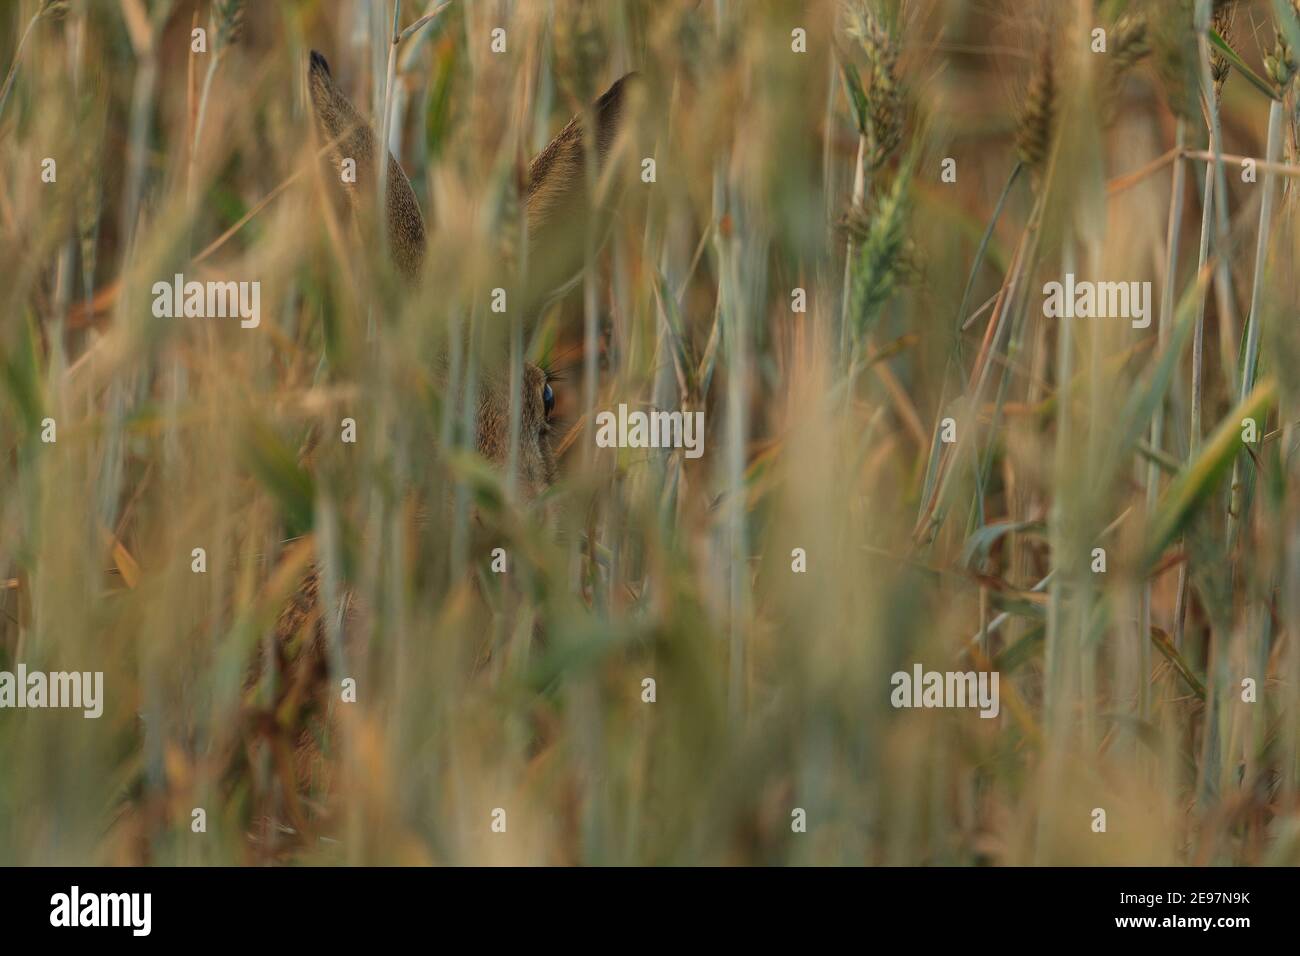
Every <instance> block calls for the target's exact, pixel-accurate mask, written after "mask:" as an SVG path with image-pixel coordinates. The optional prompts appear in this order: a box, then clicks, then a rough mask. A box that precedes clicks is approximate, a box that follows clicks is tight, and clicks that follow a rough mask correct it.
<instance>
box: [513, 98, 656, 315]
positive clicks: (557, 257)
mask: <svg viewBox="0 0 1300 956" xmlns="http://www.w3.org/2000/svg"><path fill="white" fill-rule="evenodd" d="M637 79H638V78H637V74H636V73H628V74H627V75H626V76H624V77H622V78H621V79H619V80H617V81H615V83H614V84H613V85H612V86H611V87H610V88H609V89H608V90H606V91H605V92H604V93H603V94H602V95H601V97H600V99H598V100H596V102H595V103H594V104H593V106H592V109H591V116H592V117H593V118H594V120H595V137H594V141H593V145H594V147H595V159H596V164H597V167H598V170H597V172H598V173H599V171H600V170H602V169H603V168H604V166H605V162H606V160H607V159H608V158H609V156H610V152H611V151H612V150H613V148H614V144H615V143H616V142H617V140H618V134H619V132H620V131H621V129H622V127H623V125H624V124H623V117H624V113H625V107H626V104H627V100H628V91H629V87H631V86H633V85H634V84H635V83H636V82H637ZM582 121H583V117H582V116H581V115H579V116H575V117H573V119H571V120H569V122H568V125H566V126H565V127H564V129H563V130H561V131H560V134H559V135H558V136H556V137H555V139H553V140H552V141H551V142H550V144H549V145H548V146H547V147H546V148H545V149H544V150H542V151H541V152H540V153H538V155H537V158H536V159H534V160H533V161H532V163H530V164H529V166H528V186H527V189H526V190H525V199H526V203H527V209H528V255H529V261H528V290H529V291H528V302H527V306H526V308H527V310H528V311H530V312H536V311H537V310H538V309H540V308H542V307H543V306H544V305H545V304H546V302H547V301H548V300H549V299H551V298H553V297H554V296H556V295H559V294H560V293H562V292H564V290H565V289H567V288H568V287H569V286H571V285H572V283H573V282H574V281H576V279H577V278H578V276H579V275H580V274H581V271H582V266H583V260H584V248H583V246H584V243H585V239H586V230H587V227H588V224H589V223H590V224H591V225H592V226H593V227H594V228H595V229H596V230H597V233H598V239H599V238H602V237H603V234H604V232H605V229H606V228H607V226H608V224H609V215H608V213H609V206H610V205H611V204H612V201H613V199H614V194H613V191H612V190H611V193H610V195H608V196H600V195H597V196H595V197H591V196H589V195H588V189H587V186H588V176H587V162H586V160H587V152H586V146H585V144H584V143H583V130H582ZM615 185H617V184H615ZM593 217H594V219H593Z"/></svg>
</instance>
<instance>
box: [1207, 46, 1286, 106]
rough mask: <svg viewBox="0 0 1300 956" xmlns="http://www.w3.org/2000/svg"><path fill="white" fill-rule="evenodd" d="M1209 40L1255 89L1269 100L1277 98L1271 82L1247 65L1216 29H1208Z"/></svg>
mask: <svg viewBox="0 0 1300 956" xmlns="http://www.w3.org/2000/svg"><path fill="white" fill-rule="evenodd" d="M1210 42H1211V43H1213V44H1214V45H1215V46H1216V47H1218V48H1219V52H1221V53H1222V54H1223V55H1224V57H1225V58H1226V59H1227V61H1228V62H1229V63H1231V64H1232V67H1233V69H1235V70H1236V71H1237V72H1238V73H1240V74H1241V75H1242V76H1244V77H1245V78H1246V79H1247V80H1249V81H1250V84H1251V86H1253V87H1255V89H1257V90H1259V91H1260V92H1261V93H1263V94H1264V95H1265V96H1267V97H1268V98H1269V99H1270V100H1276V99H1279V97H1278V95H1277V90H1276V89H1275V88H1274V86H1273V84H1272V83H1270V82H1269V81H1268V80H1266V79H1264V78H1263V77H1262V76H1260V75H1259V74H1258V73H1256V72H1255V71H1254V70H1252V69H1251V68H1250V67H1248V66H1247V65H1246V61H1245V60H1243V59H1242V58H1241V57H1240V56H1238V55H1237V51H1236V50H1234V49H1233V48H1232V47H1230V46H1228V41H1227V40H1225V39H1223V37H1221V36H1219V31H1218V30H1214V29H1211V30H1210Z"/></svg>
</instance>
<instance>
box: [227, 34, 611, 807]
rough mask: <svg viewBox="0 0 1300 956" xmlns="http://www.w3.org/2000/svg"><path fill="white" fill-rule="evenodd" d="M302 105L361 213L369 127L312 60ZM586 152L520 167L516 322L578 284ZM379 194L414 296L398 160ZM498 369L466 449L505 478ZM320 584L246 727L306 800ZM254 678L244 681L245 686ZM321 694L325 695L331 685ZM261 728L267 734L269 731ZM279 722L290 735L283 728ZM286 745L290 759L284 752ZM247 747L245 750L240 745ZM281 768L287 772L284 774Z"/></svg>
mask: <svg viewBox="0 0 1300 956" xmlns="http://www.w3.org/2000/svg"><path fill="white" fill-rule="evenodd" d="M308 74H309V88H310V91H311V98H312V104H313V107H314V109H315V113H316V117H317V120H318V122H319V124H320V127H321V130H322V132H323V134H324V135H325V136H326V137H328V138H329V139H330V140H335V139H337V140H338V143H337V145H336V146H335V147H334V148H333V149H332V150H331V159H332V161H333V163H334V165H335V168H336V169H341V168H342V161H343V159H344V158H346V157H351V158H352V159H354V160H355V161H356V167H357V168H356V174H357V182H356V183H355V184H345V186H346V189H347V193H348V196H349V199H350V202H351V204H352V206H353V208H354V210H356V209H360V208H362V206H361V204H362V203H363V202H365V201H366V200H365V198H364V197H365V195H366V193H365V191H364V190H365V189H366V188H367V187H368V185H369V184H374V183H376V179H375V170H374V161H375V155H376V153H377V152H378V150H377V145H376V138H375V136H374V133H373V131H372V130H371V128H370V126H369V124H367V123H366V122H365V121H364V120H363V119H362V118H361V117H360V115H359V114H358V113H357V111H356V109H355V108H354V107H353V106H352V104H351V103H350V102H349V101H348V99H347V98H346V97H345V96H344V95H343V93H342V91H341V90H340V89H339V87H338V85H337V84H336V83H335V81H334V78H333V76H332V75H331V73H330V69H329V65H328V63H327V62H326V61H325V58H324V57H323V56H321V55H320V54H319V53H316V52H314V51H313V52H312V54H311V61H310V65H309V68H308ZM626 80H627V77H624V78H623V79H621V80H619V81H618V82H617V83H615V84H614V85H613V86H611V87H610V89H609V90H608V91H607V92H606V93H605V94H604V95H603V96H602V97H601V98H600V99H599V100H598V101H597V103H596V104H595V106H594V108H593V110H592V115H594V116H595V117H596V121H597V135H596V140H595V147H596V154H597V157H598V161H600V162H603V160H604V159H605V158H606V157H607V156H608V155H609V152H610V150H611V149H612V147H613V144H614V140H615V136H616V133H617V126H618V123H619V121H620V118H621V115H622V111H623V103H624V88H625V82H626ZM584 150H585V146H584V144H583V133H582V126H581V120H580V118H579V117H574V118H573V119H572V120H570V121H569V123H568V124H567V125H566V126H565V127H564V129H563V130H562V131H561V132H560V134H559V135H558V136H557V137H556V138H555V140H554V141H552V142H551V143H550V145H548V146H547V147H546V149H545V150H543V151H542V152H541V153H540V154H539V155H538V156H537V158H536V159H535V160H534V161H533V162H532V163H531V164H530V166H529V172H528V182H527V186H526V190H525V200H526V203H527V215H528V232H529V256H530V266H529V275H530V282H529V286H528V292H527V295H526V297H525V300H526V314H528V315H530V316H533V315H535V314H536V313H537V311H539V310H540V308H541V307H543V306H544V305H545V303H546V302H547V301H548V300H550V299H552V298H554V296H556V295H557V294H559V293H560V292H562V291H563V288H564V287H565V286H566V285H567V284H569V283H571V281H572V280H573V279H574V278H576V277H577V276H578V275H580V274H581V269H582V266H583V262H584V259H585V252H584V249H583V239H584V238H585V231H584V230H585V229H586V228H587V226H588V224H589V223H590V222H592V220H590V219H589V218H588V217H589V216H590V215H591V209H592V206H593V204H592V202H591V200H590V197H589V194H588V193H589V190H588V183H587V175H586V159H585V151H584ZM388 163H389V169H388V185H387V194H386V196H385V202H384V207H385V212H386V215H387V235H388V242H389V244H390V250H391V253H392V255H393V259H394V263H395V265H396V266H397V267H398V270H399V272H400V273H401V274H402V275H403V276H404V277H405V278H406V279H408V280H409V281H410V282H411V283H413V284H414V285H416V286H417V287H418V284H419V279H420V272H421V267H422V263H423V260H424V251H425V231H424V220H423V218H422V216H421V215H420V209H419V205H418V204H417V202H416V199H415V194H414V192H413V190H412V189H411V184H410V181H409V180H408V179H407V178H406V174H405V173H404V172H403V171H402V168H401V166H400V165H399V164H398V162H397V160H396V159H394V158H393V157H392V156H391V155H389V156H388ZM596 213H597V215H598V216H599V218H598V219H597V220H595V221H594V224H595V225H596V227H597V228H598V229H600V231H601V232H603V231H604V226H605V225H607V222H608V216H607V211H606V210H597V211H596ZM502 366H503V363H495V364H490V365H489V366H488V369H487V371H486V372H485V373H484V380H483V383H482V385H481V387H480V389H479V399H478V409H477V429H476V436H475V438H476V445H477V448H478V451H479V452H480V454H482V455H483V456H484V457H485V458H486V459H487V460H488V461H490V462H492V463H493V464H495V465H497V466H498V467H504V465H505V464H506V460H507V458H508V450H509V437H508V436H509V422H510V384H509V383H510V375H509V371H508V369H505V368H503V367H502ZM547 379H548V377H547V374H546V372H545V371H543V370H542V369H541V368H539V367H537V366H536V365H533V364H530V363H525V365H524V368H523V394H522V396H521V402H520V433H519V448H518V455H517V462H518V468H519V478H520V487H521V489H522V490H523V492H524V494H525V495H526V496H527V497H528V498H530V499H531V498H534V497H536V496H537V495H538V494H540V493H541V492H542V491H544V490H545V489H546V488H547V487H548V486H549V485H550V484H552V483H553V482H554V481H555V478H556V458H555V449H554V439H555V435H554V433H553V428H552V425H551V423H550V421H549V420H548V416H547V412H546V408H545V403H544V399H543V390H544V388H545V387H546V385H547ZM319 586H320V585H319V576H318V573H317V571H316V570H315V569H313V570H312V571H311V572H310V573H309V574H308V576H307V577H306V579H305V580H304V581H303V583H302V585H301V586H300V587H299V588H298V590H297V592H296V593H295V595H294V597H293V598H292V600H291V601H290V603H289V604H288V605H287V606H286V607H285V608H284V610H283V611H282V612H281V614H280V617H279V619H278V620H277V622H276V628H275V644H274V647H275V651H274V654H275V666H276V668H277V688H278V692H277V699H276V701H275V703H274V707H273V711H272V713H271V714H269V715H263V716H262V718H261V719H258V720H254V721H253V737H254V738H256V737H258V736H262V737H269V739H270V740H271V745H272V749H273V755H274V758H275V762H276V764H277V765H278V766H279V768H280V770H279V776H280V778H281V780H282V781H283V782H285V783H289V781H290V780H292V781H293V784H292V785H290V786H287V787H283V788H282V789H284V790H286V791H287V790H289V789H296V790H299V791H305V790H306V789H307V787H308V785H309V783H310V781H311V778H312V777H313V776H317V775H319V774H322V773H324V774H326V775H327V774H328V767H327V766H325V764H327V761H325V760H324V759H323V757H322V755H321V754H320V752H319V749H318V748H317V746H316V745H315V739H314V735H313V733H312V732H311V726H312V723H313V722H314V721H318V720H320V719H322V718H323V716H324V713H325V708H323V707H321V706H320V704H321V702H322V701H323V695H324V694H325V693H326V692H327V689H326V687H327V678H328V655H327V653H326V645H325V634H324V628H323V626H322V622H321V608H320V603H319ZM355 622H356V617H355V616H349V618H347V619H346V620H345V626H344V630H345V632H348V633H345V635H344V637H345V640H348V641H349V643H351V641H352V640H353V639H355V637H356V635H355V633H352V632H354V631H356V630H358V629H361V628H360V627H353V626H349V625H350V624H355ZM254 676H255V675H254ZM330 686H332V685H330ZM268 718H269V725H268ZM285 721H289V722H290V723H291V724H292V726H285ZM287 740H292V741H294V744H295V746H294V753H293V755H292V756H289V755H288V754H287V753H286V750H287V749H288V748H287V747H286V746H285V743H286V741H287ZM249 743H250V744H251V743H252V740H250V741H249ZM289 763H292V764H293V766H292V768H289V767H288V766H287V764H289ZM285 795H286V805H287V812H288V814H289V816H290V818H291V820H292V822H293V824H294V825H295V827H302V826H303V825H304V822H305V821H304V820H303V819H302V814H303V811H302V809H301V805H300V802H299V800H298V799H297V794H296V793H288V792H286V794H285Z"/></svg>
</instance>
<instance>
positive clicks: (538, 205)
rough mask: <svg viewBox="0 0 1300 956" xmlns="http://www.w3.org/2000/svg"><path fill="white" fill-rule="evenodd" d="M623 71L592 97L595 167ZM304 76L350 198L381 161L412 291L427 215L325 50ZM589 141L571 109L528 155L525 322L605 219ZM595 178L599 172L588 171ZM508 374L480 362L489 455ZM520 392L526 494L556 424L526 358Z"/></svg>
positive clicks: (551, 463)
mask: <svg viewBox="0 0 1300 956" xmlns="http://www.w3.org/2000/svg"><path fill="white" fill-rule="evenodd" d="M632 75H633V74H629V75H628V76H624V77H623V78H622V79H620V80H618V81H617V82H616V83H614V85H613V86H611V87H610V88H609V89H608V90H607V91H606V92H605V93H604V94H603V95H602V96H601V97H600V99H599V100H597V101H596V103H595V105H594V107H593V109H592V111H591V115H592V116H593V117H594V118H595V126H596V132H595V136H594V137H593V138H592V139H593V145H594V147H595V150H594V155H595V157H596V160H597V164H598V167H603V166H604V164H605V160H606V159H607V158H608V156H609V154H610V152H611V150H612V149H613V148H614V144H615V140H616V138H617V134H618V131H619V126H620V119H621V117H622V113H623V108H624V102H625V90H626V86H627V81H628V79H629V77H630V76H632ZM308 86H309V89H310V92H311V99H312V104H313V107H314V109H315V113H316V118H317V121H318V122H319V124H320V129H321V132H322V135H323V137H324V138H325V139H326V140H327V141H328V142H329V143H332V144H333V145H332V147H331V149H330V158H331V160H332V162H333V163H334V164H335V166H337V167H339V169H340V170H341V169H342V166H343V163H344V160H345V159H350V160H352V162H353V163H355V168H354V169H353V170H352V172H354V173H355V175H352V176H348V177H342V176H340V177H338V181H340V182H344V183H347V185H345V186H344V188H345V189H346V190H347V194H348V198H349V200H350V201H351V203H352V205H353V206H354V208H356V207H359V206H361V205H362V204H363V203H365V202H366V201H367V200H368V198H369V196H368V195H367V194H366V192H365V190H366V189H367V188H371V189H373V188H374V187H375V186H376V185H377V182H378V176H377V171H376V168H375V165H374V164H375V163H376V162H378V161H379V157H380V156H383V157H384V158H385V159H386V160H387V163H388V172H387V175H386V183H387V185H386V187H385V192H386V194H385V196H384V197H383V208H384V211H385V220H386V230H387V237H388V245H389V250H390V253H391V255H392V259H393V263H394V265H395V266H396V267H397V270H398V272H400V273H401V275H402V276H403V277H404V278H405V279H406V280H408V281H409V282H410V283H412V284H413V285H414V286H415V288H416V294H417V295H418V294H429V292H430V290H427V289H425V290H421V288H420V281H421V273H422V267H423V263H424V251H425V229H424V218H423V216H421V214H420V207H419V204H418V202H417V201H416V198H415V193H414V192H413V191H412V189H411V183H410V181H409V180H408V179H407V178H406V174H405V173H404V172H403V171H402V167H401V165H400V164H399V163H398V162H397V160H396V159H394V158H393V156H392V155H391V154H389V153H388V152H387V150H381V148H380V146H379V145H378V142H377V140H376V138H375V134H374V131H373V130H372V129H371V126H370V124H369V123H367V122H366V120H365V119H363V118H362V117H361V116H360V114H358V113H357V111H356V109H355V108H354V107H353V105H352V103H351V102H350V101H349V100H348V98H347V97H346V96H344V95H343V93H342V91H341V90H340V89H339V86H338V84H337V83H336V82H335V80H334V77H333V76H332V75H331V72H330V67H329V64H328V63H327V62H326V60H325V57H323V56H322V55H321V54H319V53H317V52H316V51H314V50H313V51H312V54H311V62H310V65H309V68H308ZM587 155H588V154H587V146H586V144H585V143H584V142H583V128H582V124H581V117H580V116H575V117H574V118H573V119H572V120H570V121H569V123H568V125H566V126H565V127H564V129H563V130H562V131H561V132H560V134H559V135H558V136H556V137H555V139H554V140H552V141H551V143H550V144H549V145H548V146H547V147H546V148H545V149H544V150H542V152H541V153H539V154H538V155H537V157H536V158H535V159H534V160H533V161H532V162H531V163H530V164H529V167H528V178H527V183H526V186H525V189H524V193H523V198H524V201H525V202H526V204H527V223H528V268H527V286H526V287H525V288H524V291H523V310H524V311H523V315H524V323H525V329H527V328H528V327H529V325H530V324H531V323H532V322H533V321H534V320H535V319H536V317H537V316H538V315H539V314H540V313H541V311H542V309H543V308H544V307H545V306H546V305H547V303H549V302H551V301H553V300H554V299H555V297H557V296H558V295H560V294H562V293H563V292H564V291H565V290H566V289H568V288H570V287H571V286H572V285H573V284H574V282H576V280H577V279H578V278H579V277H580V276H581V272H582V266H583V261H584V253H583V245H584V243H583V239H584V236H585V235H586V231H587V229H588V228H591V229H593V230H595V231H596V234H597V235H598V236H599V235H601V234H603V232H604V231H605V227H606V226H607V225H608V221H609V220H608V212H609V201H608V197H609V196H611V195H612V194H613V191H612V190H610V191H608V192H606V193H605V194H604V196H605V200H604V201H598V200H597V199H596V197H592V196H590V195H589V194H588V179H589V177H588V174H587V162H586V159H587ZM590 178H591V179H592V180H595V179H596V177H594V176H593V177H590ZM512 380H515V381H519V380H520V379H518V378H515V377H514V376H511V375H510V373H509V369H508V367H506V363H505V362H504V356H502V361H500V362H495V363H493V362H491V361H489V362H488V363H487V368H486V369H485V371H484V374H483V378H482V385H481V386H480V392H479V400H478V410H477V414H478V425H477V444H478V449H479V451H480V452H481V453H482V454H483V455H484V456H485V457H486V458H487V459H488V460H489V461H492V462H494V463H496V464H498V465H503V464H504V463H505V462H506V460H507V458H508V457H509V456H508V452H509V438H508V435H509V429H510V396H511V391H510V382H511V381H512ZM521 387H522V395H521V396H520V427H519V448H518V455H517V461H518V467H519V477H520V479H521V484H522V485H523V486H524V488H525V489H526V490H527V492H528V493H529V494H530V495H535V494H536V493H537V492H539V491H540V490H542V489H543V488H545V487H546V486H547V485H549V484H550V483H551V482H553V481H554V480H555V473H556V465H555V437H556V436H555V434H554V431H553V429H552V425H551V415H552V412H553V410H554V407H555V394H554V391H553V389H552V383H551V381H550V377H549V376H548V375H547V373H546V372H545V371H543V370H542V369H541V368H539V367H537V366H536V365H533V364H531V363H525V364H524V367H523V375H522V386H521Z"/></svg>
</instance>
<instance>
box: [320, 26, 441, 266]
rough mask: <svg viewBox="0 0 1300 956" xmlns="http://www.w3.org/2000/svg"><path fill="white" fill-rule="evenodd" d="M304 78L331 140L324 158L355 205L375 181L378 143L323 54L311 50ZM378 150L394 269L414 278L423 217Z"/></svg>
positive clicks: (392, 162) (402, 178) (395, 167)
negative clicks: (384, 177)
mask: <svg viewBox="0 0 1300 956" xmlns="http://www.w3.org/2000/svg"><path fill="white" fill-rule="evenodd" d="M307 80H308V83H307V85H308V88H309V89H310V90H311V102H312V106H313V108H314V110H315V113H316V119H317V121H318V122H319V123H320V129H321V133H322V135H323V136H324V137H325V139H326V141H328V142H329V143H332V144H333V145H332V147H331V149H330V159H331V161H332V162H333V163H334V166H335V169H336V170H337V172H338V174H339V181H340V182H341V183H342V184H343V187H344V189H346V191H347V194H348V197H349V199H350V200H351V201H352V203H353V206H354V208H355V207H356V206H357V205H358V204H360V203H361V202H363V201H364V200H363V197H366V198H368V197H370V196H373V195H374V193H375V189H376V186H377V183H378V173H377V171H376V169H375V160H376V157H377V156H378V155H379V154H380V148H379V145H378V143H377V141H376V139H375V134H374V131H373V130H371V128H370V124H369V123H367V122H366V121H365V120H364V119H363V118H362V117H361V115H360V114H359V113H357V111H356V109H355V108H354V107H353V106H352V104H351V103H350V102H349V101H348V98H347V97H346V96H344V95H343V92H342V90H340V89H339V88H338V84H336V83H335V82H334V77H333V76H331V75H330V66H329V63H327V62H326V61H325V57H323V56H321V55H320V54H319V53H317V52H316V51H315V50H312V51H311V64H310V66H309V67H308V70H307ZM383 154H384V156H385V157H386V158H387V160H388V178H387V182H388V185H387V187H386V193H387V194H386V195H385V196H384V211H385V213H386V219H387V224H388V244H389V249H390V250H391V251H392V255H393V261H394V263H395V264H396V265H397V269H398V271H399V272H401V273H402V275H403V276H405V277H406V278H408V279H412V280H414V279H416V278H417V277H418V276H419V274H420V266H421V264H422V263H423V262H424V219H423V217H422V216H421V215H420V205H419V203H417V202H416V201H415V193H414V191H412V189H411V182H410V180H408V179H407V178H406V173H404V172H402V167H401V164H399V163H398V162H397V160H396V159H394V158H393V156H392V154H390V153H389V152H388V151H387V150H383ZM347 160H352V163H353V164H354V165H355V168H352V167H351V166H345V164H346V161H347ZM353 173H355V175H352V174H353Z"/></svg>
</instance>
